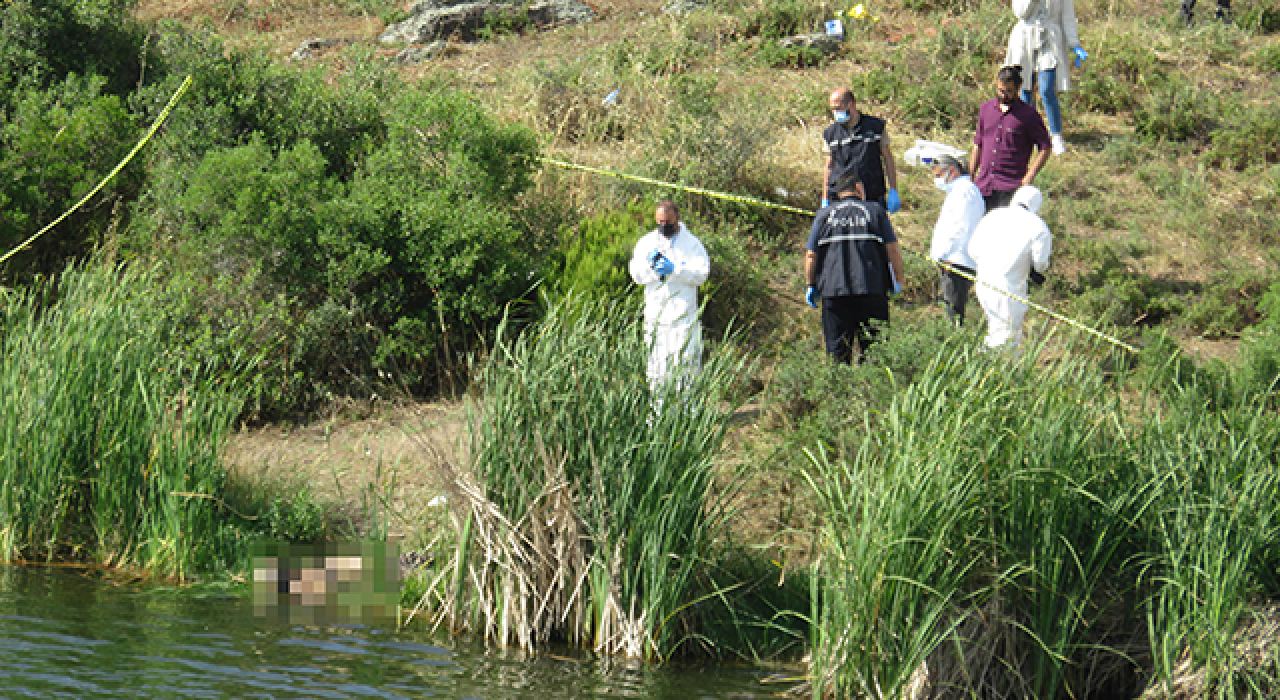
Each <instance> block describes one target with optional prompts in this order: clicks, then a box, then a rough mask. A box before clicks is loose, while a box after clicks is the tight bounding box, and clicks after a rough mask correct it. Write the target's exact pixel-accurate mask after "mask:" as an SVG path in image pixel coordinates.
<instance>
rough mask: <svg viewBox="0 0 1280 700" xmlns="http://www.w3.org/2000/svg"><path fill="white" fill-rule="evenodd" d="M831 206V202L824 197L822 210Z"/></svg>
mask: <svg viewBox="0 0 1280 700" xmlns="http://www.w3.org/2000/svg"><path fill="white" fill-rule="evenodd" d="M829 206H831V200H829V199H827V198H826V197H823V198H822V208H823V209H826V208H827V207H829Z"/></svg>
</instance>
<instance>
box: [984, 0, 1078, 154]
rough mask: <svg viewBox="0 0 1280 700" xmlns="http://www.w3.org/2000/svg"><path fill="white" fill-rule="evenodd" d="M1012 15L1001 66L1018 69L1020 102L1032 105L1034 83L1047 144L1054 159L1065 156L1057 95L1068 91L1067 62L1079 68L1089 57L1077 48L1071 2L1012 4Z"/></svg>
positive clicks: (1019, 1) (1020, 1) (1016, 0)
mask: <svg viewBox="0 0 1280 700" xmlns="http://www.w3.org/2000/svg"><path fill="white" fill-rule="evenodd" d="M1013 14H1014V16H1016V17H1017V18H1018V23H1017V24H1015V25H1014V27H1013V31H1012V32H1010V33H1009V47H1008V52H1007V53H1006V54H1005V59H1004V62H1005V65H1007V66H1022V101H1023V102H1026V103H1027V104H1029V105H1033V106H1034V105H1035V102H1033V101H1032V96H1031V87H1032V83H1033V82H1034V83H1035V84H1036V85H1037V86H1038V88H1039V92H1040V103H1041V104H1042V105H1043V106H1044V115H1045V121H1047V122H1049V140H1050V143H1051V144H1052V145H1053V152H1054V154H1055V155H1058V154H1062V153H1065V152H1066V150H1067V146H1066V142H1065V141H1064V140H1063V138H1062V107H1061V105H1060V104H1059V102H1058V93H1059V92H1066V91H1067V90H1070V89H1071V69H1070V64H1069V63H1068V60H1069V59H1070V58H1074V59H1075V64H1076V65H1077V66H1079V65H1080V64H1081V63H1083V62H1084V60H1085V59H1086V58H1088V57H1089V54H1088V52H1086V51H1085V50H1084V49H1083V48H1081V47H1080V32H1079V30H1078V29H1077V27H1076V6H1075V3H1074V2H1073V0H1013Z"/></svg>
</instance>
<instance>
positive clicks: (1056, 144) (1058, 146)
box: [1049, 134, 1067, 156]
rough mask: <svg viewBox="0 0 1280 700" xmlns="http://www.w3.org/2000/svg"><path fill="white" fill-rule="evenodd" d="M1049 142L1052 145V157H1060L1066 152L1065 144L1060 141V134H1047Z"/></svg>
mask: <svg viewBox="0 0 1280 700" xmlns="http://www.w3.org/2000/svg"><path fill="white" fill-rule="evenodd" d="M1049 141H1050V142H1052V143H1053V155H1055V156H1060V155H1062V154H1063V153H1066V152H1067V142H1066V141H1063V140H1062V134H1049Z"/></svg>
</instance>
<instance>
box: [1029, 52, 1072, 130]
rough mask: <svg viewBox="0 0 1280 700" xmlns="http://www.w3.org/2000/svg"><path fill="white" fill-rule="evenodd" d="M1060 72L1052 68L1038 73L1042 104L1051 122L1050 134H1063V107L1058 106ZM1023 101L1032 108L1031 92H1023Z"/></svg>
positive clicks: (1037, 81) (1037, 82)
mask: <svg viewBox="0 0 1280 700" xmlns="http://www.w3.org/2000/svg"><path fill="white" fill-rule="evenodd" d="M1057 77H1058V70H1057V69H1056V68H1051V69H1049V70H1042V71H1040V72H1039V73H1036V86H1037V87H1039V88H1040V103H1041V104H1043V105H1044V115H1045V117H1046V118H1047V119H1048V121H1049V133H1051V134H1061V133H1062V107H1061V106H1059V105H1058V83H1057ZM1022 101H1023V102H1026V103H1027V104H1029V105H1031V106H1033V107H1034V106H1035V103H1034V102H1032V101H1031V91H1030V90H1023V91H1022Z"/></svg>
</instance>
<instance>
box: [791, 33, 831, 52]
mask: <svg viewBox="0 0 1280 700" xmlns="http://www.w3.org/2000/svg"><path fill="white" fill-rule="evenodd" d="M843 43H844V42H843V40H841V39H840V38H839V37H834V36H830V35H827V34H798V35H796V36H789V37H787V38H785V39H779V40H778V46H781V47H782V48H784V49H798V48H807V49H817V50H818V51H821V52H822V53H827V54H831V53H839V51H840V46H841V45H842V44H843Z"/></svg>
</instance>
